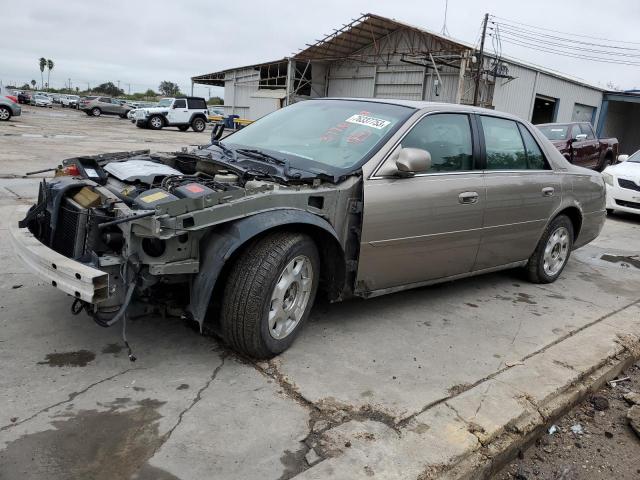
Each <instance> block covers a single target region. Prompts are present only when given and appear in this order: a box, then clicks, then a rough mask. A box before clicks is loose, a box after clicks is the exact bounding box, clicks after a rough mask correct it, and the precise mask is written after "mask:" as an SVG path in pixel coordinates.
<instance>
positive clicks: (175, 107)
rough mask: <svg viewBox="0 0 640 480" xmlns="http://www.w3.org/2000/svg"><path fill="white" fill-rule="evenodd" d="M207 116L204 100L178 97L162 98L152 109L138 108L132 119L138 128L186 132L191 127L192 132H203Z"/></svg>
mask: <svg viewBox="0 0 640 480" xmlns="http://www.w3.org/2000/svg"><path fill="white" fill-rule="evenodd" d="M207 114H208V111H207V102H205V100H204V98H201V97H178V98H163V99H162V100H160V102H159V103H158V106H157V107H154V108H140V109H138V110H137V111H136V114H135V117H134V118H135V120H136V126H137V127H139V128H151V129H152V130H160V129H161V128H163V127H178V130H180V131H181V132H186V131H187V130H188V129H189V127H191V128H192V129H193V131H194V132H204V131H205V129H206V128H207V122H208V121H209V119H208V117H207Z"/></svg>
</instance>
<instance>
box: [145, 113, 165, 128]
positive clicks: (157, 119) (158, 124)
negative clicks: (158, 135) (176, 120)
mask: <svg viewBox="0 0 640 480" xmlns="http://www.w3.org/2000/svg"><path fill="white" fill-rule="evenodd" d="M147 124H148V125H149V128H150V129H152V130H160V129H161V128H162V127H163V126H164V121H163V120H162V117H161V116H160V115H153V116H152V117H151V118H150V119H149V121H148V122H147Z"/></svg>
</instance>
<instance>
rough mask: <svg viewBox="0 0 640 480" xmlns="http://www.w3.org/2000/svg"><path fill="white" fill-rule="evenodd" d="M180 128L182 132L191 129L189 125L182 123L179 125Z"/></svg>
mask: <svg viewBox="0 0 640 480" xmlns="http://www.w3.org/2000/svg"><path fill="white" fill-rule="evenodd" d="M178 130H180V131H181V132H186V131H187V130H189V125H180V126H179V127H178Z"/></svg>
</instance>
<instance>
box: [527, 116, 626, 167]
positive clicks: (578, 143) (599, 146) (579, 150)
mask: <svg viewBox="0 0 640 480" xmlns="http://www.w3.org/2000/svg"><path fill="white" fill-rule="evenodd" d="M536 127H538V128H539V129H540V131H541V132H542V133H543V135H544V136H545V137H547V138H548V139H549V140H551V143H553V144H554V145H555V146H556V148H557V149H558V150H560V153H562V154H563V155H564V156H565V157H566V159H567V160H569V161H570V162H571V163H573V164H575V165H579V166H581V167H586V168H591V169H593V170H598V171H600V172H601V171H602V170H604V169H605V168H606V167H607V165H610V164H612V163H614V162H615V161H616V158H618V139H617V138H598V137H596V134H595V132H594V131H593V127H592V126H591V124H590V123H588V122H570V123H543V124H541V125H536Z"/></svg>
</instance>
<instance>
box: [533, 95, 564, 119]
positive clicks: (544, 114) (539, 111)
mask: <svg viewBox="0 0 640 480" xmlns="http://www.w3.org/2000/svg"><path fill="white" fill-rule="evenodd" d="M557 111H558V99H556V98H552V97H546V96H544V95H536V99H535V101H534V102H533V114H532V115H531V123H533V124H534V125H537V124H539V123H553V122H555V121H556V112H557Z"/></svg>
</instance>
